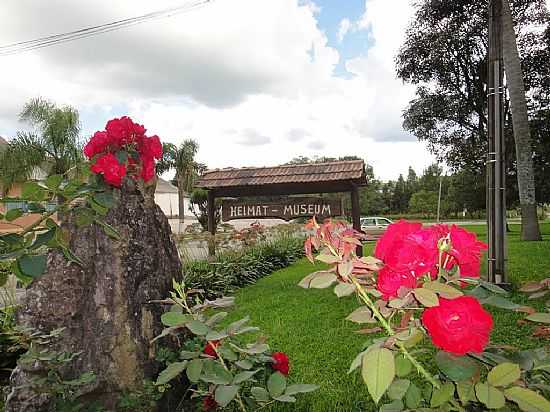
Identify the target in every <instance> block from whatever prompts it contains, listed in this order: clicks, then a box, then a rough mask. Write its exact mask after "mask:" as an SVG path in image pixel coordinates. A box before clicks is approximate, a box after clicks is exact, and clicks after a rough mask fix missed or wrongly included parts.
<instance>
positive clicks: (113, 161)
mask: <svg viewBox="0 0 550 412" xmlns="http://www.w3.org/2000/svg"><path fill="white" fill-rule="evenodd" d="M91 169H92V172H94V173H96V174H100V173H101V174H103V178H104V179H105V182H107V183H108V184H110V185H111V186H115V187H120V185H121V184H122V178H123V177H124V176H126V166H125V165H123V164H120V163H119V162H118V160H117V158H116V157H115V155H113V154H112V153H107V154H105V155H103V156H101V157H100V158H98V159H97V160H96V162H95V164H94V165H93V166H92V167H91Z"/></svg>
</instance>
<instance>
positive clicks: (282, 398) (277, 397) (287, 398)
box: [273, 395, 296, 403]
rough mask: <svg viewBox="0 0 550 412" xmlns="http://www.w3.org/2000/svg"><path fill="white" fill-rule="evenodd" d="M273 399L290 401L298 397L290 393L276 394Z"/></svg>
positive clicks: (294, 400)
mask: <svg viewBox="0 0 550 412" xmlns="http://www.w3.org/2000/svg"><path fill="white" fill-rule="evenodd" d="M273 399H275V400H276V401H279V402H289V403H292V402H296V398H295V397H294V396H290V395H281V396H274V397H273Z"/></svg>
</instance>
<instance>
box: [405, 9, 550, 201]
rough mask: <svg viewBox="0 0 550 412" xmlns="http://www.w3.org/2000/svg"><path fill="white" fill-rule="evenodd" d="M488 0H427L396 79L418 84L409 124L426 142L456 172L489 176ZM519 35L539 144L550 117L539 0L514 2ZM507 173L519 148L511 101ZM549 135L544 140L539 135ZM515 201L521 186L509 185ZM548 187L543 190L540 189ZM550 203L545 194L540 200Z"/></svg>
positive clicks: (543, 12) (539, 164)
mask: <svg viewBox="0 0 550 412" xmlns="http://www.w3.org/2000/svg"><path fill="white" fill-rule="evenodd" d="M487 6H488V1H486V0H485V1H475V0H459V1H454V2H445V1H439V0H438V1H430V0H422V1H419V2H417V3H416V4H415V7H416V13H415V17H414V19H413V21H412V22H411V24H410V26H409V28H408V29H407V33H406V39H405V41H404V43H403V45H402V47H401V49H400V51H399V54H398V56H397V59H396V63H397V73H398V76H399V77H400V78H401V79H403V80H404V81H406V82H408V83H412V84H414V85H416V86H417V88H416V96H415V98H414V99H413V100H412V101H411V102H410V103H409V107H408V108H407V109H406V111H405V114H404V118H405V120H404V127H405V128H406V129H407V130H409V131H410V132H411V133H413V134H414V135H415V136H416V137H417V138H418V139H419V140H423V141H426V142H427V143H428V147H429V149H430V151H432V152H433V153H434V154H435V155H436V156H437V158H438V160H439V161H444V162H445V163H446V164H447V165H449V166H450V167H451V168H452V169H453V170H454V171H468V172H469V173H474V174H478V175H479V176H480V177H481V179H480V180H484V179H483V177H482V176H483V175H484V173H485V154H486V142H487V107H486V88H487V61H486V56H487V37H488V32H487V27H488V13H487V10H488V7H487ZM511 6H512V14H513V18H514V22H515V24H516V32H517V33H518V46H519V49H520V55H521V56H522V58H523V59H522V66H523V69H524V75H525V84H526V89H527V97H528V99H529V102H528V106H529V109H530V117H531V119H532V121H531V128H532V130H533V139H534V146H535V147H538V146H540V145H541V144H542V142H541V140H540V139H541V138H542V135H541V130H540V129H541V127H542V128H544V123H545V122H547V119H548V117H549V116H548V113H549V112H548V99H547V96H548V93H549V91H550V87H549V86H550V85H549V84H548V82H547V81H546V80H544V79H545V78H546V77H547V75H546V73H548V62H547V61H546V60H545V58H546V57H547V56H548V53H549V44H550V43H548V42H547V41H546V40H547V39H548V36H549V30H550V29H549V28H548V21H549V14H548V11H547V9H546V5H545V3H544V1H542V0H515V1H511ZM505 116H506V117H505V120H504V124H505V131H504V135H505V138H506V141H507V144H506V146H507V153H506V158H507V172H508V174H509V176H510V179H509V181H510V182H512V181H513V180H514V179H512V177H515V176H514V175H515V167H516V166H515V163H514V159H515V151H514V140H513V133H512V122H511V112H510V104H509V101H506V105H505ZM542 139H543V140H544V138H542ZM545 153H546V151H542V152H539V154H538V156H536V157H535V159H534V161H535V171H536V177H537V184H536V186H547V185H548V183H547V182H546V181H544V179H543V178H542V176H543V174H544V173H545V172H544V170H545V165H546V164H547V163H548V159H547V158H542V157H541V156H542V155H544V154H545ZM510 191H514V193H513V196H512V198H513V199H514V200H515V201H517V186H515V183H514V185H512V187H510ZM542 192H543V191H540V190H539V194H541V193H542ZM539 200H540V201H544V202H547V201H548V198H539Z"/></svg>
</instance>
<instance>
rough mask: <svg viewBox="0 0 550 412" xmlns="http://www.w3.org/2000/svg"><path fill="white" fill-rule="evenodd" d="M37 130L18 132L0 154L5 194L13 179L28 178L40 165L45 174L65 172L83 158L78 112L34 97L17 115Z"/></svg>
mask: <svg viewBox="0 0 550 412" xmlns="http://www.w3.org/2000/svg"><path fill="white" fill-rule="evenodd" d="M20 119H21V121H24V122H26V123H29V124H30V125H31V126H33V127H34V128H35V129H36V132H19V133H18V134H17V137H15V138H14V139H12V140H10V141H9V144H8V146H7V148H6V149H5V150H3V151H2V153H0V181H1V186H2V187H3V191H4V192H5V193H7V192H8V191H9V189H10V187H11V186H12V185H13V184H14V183H16V182H24V181H26V180H28V179H29V178H30V177H31V176H32V174H33V172H34V171H35V169H36V168H37V167H40V168H42V169H44V171H45V172H46V173H47V174H64V173H66V172H67V171H69V170H70V169H72V168H74V167H75V166H76V165H78V164H79V163H80V162H81V161H82V152H81V145H80V141H79V133H80V122H79V117H78V112H77V111H76V109H74V108H72V107H70V106H63V107H59V106H56V105H55V104H54V103H52V102H50V101H48V100H44V99H42V98H36V99H32V100H30V101H29V102H28V103H27V104H26V105H25V107H24V109H23V111H22V112H21V114H20Z"/></svg>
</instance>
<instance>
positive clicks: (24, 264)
mask: <svg viewBox="0 0 550 412" xmlns="http://www.w3.org/2000/svg"><path fill="white" fill-rule="evenodd" d="M17 264H18V266H19V269H20V270H21V272H22V273H23V274H24V275H26V276H30V277H32V278H37V277H39V276H41V275H42V274H43V273H44V271H45V270H46V255H24V256H22V257H21V258H20V259H18V260H17Z"/></svg>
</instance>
